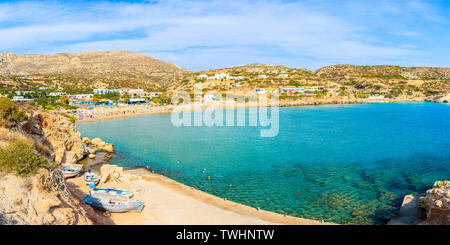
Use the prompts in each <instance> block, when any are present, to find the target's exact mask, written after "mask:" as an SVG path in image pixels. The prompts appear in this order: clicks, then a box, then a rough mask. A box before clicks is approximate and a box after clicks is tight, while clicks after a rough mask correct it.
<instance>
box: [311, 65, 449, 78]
mask: <svg viewBox="0 0 450 245" xmlns="http://www.w3.org/2000/svg"><path fill="white" fill-rule="evenodd" d="M315 74H317V75H318V76H321V77H328V78H335V79H339V78H348V77H365V78H387V79H389V78H398V79H402V78H403V79H404V78H415V79H439V78H444V77H447V78H448V77H450V68H437V67H401V66H390V65H380V66H355V65H333V66H326V67H323V68H320V69H318V70H317V71H316V72H315Z"/></svg>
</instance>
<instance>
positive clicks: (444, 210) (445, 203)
mask: <svg viewBox="0 0 450 245" xmlns="http://www.w3.org/2000/svg"><path fill="white" fill-rule="evenodd" d="M420 202H421V206H422V207H423V208H424V209H425V210H426V214H427V219H426V220H425V221H424V222H422V224H427V225H450V182H449V181H437V182H436V183H434V185H433V188H432V189H430V190H428V191H427V193H426V196H425V197H423V198H421V200H420Z"/></svg>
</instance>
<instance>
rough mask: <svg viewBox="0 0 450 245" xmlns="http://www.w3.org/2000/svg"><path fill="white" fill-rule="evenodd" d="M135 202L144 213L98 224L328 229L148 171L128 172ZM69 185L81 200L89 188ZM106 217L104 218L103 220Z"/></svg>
mask: <svg viewBox="0 0 450 245" xmlns="http://www.w3.org/2000/svg"><path fill="white" fill-rule="evenodd" d="M125 173H127V174H129V175H130V176H134V177H133V178H130V186H129V188H130V189H132V190H134V191H135V197H134V199H137V200H141V201H143V202H145V208H144V209H143V211H142V212H141V213H112V214H111V215H110V216H109V217H107V218H106V217H104V216H103V215H102V213H101V212H97V215H98V216H99V219H97V220H98V222H97V224H116V225H274V224H286V225H325V224H330V223H322V222H319V221H314V220H308V219H302V218H296V217H291V216H285V215H282V214H277V213H273V212H268V211H264V210H257V209H255V208H252V207H249V206H245V205H242V204H239V203H235V202H232V201H229V200H224V199H222V198H219V197H216V196H213V195H210V194H208V193H205V192H203V191H200V190H196V189H194V188H191V187H189V186H186V185H183V184H181V183H179V182H176V181H174V180H172V179H169V178H167V177H164V176H161V175H158V174H155V173H151V172H149V171H148V170H146V169H132V170H126V171H125ZM67 182H68V183H69V186H70V187H71V189H72V193H74V194H75V195H76V196H77V197H78V198H82V197H83V196H84V195H85V194H87V193H88V191H89V188H88V187H87V185H86V183H85V182H84V180H83V178H82V177H77V178H73V179H68V180H67ZM102 216H103V217H102Z"/></svg>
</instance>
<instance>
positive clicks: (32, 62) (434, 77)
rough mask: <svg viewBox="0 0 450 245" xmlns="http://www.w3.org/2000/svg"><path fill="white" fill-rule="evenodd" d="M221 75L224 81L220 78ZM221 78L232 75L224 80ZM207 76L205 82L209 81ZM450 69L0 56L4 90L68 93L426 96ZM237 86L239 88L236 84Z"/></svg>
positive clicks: (444, 84) (129, 55)
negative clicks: (316, 90)
mask: <svg viewBox="0 0 450 245" xmlns="http://www.w3.org/2000/svg"><path fill="white" fill-rule="evenodd" d="M216 74H219V77H216V78H215V76H216ZM220 74H222V75H226V76H227V77H223V78H222V77H220ZM205 77H206V78H205ZM449 77H450V68H434V67H400V66H389V65H383V66H355V65H333V66H327V67H323V68H320V69H318V70H316V71H310V70H307V69H304V68H290V67H286V66H281V65H264V64H249V65H244V66H236V67H229V68H223V69H214V70H205V71H201V72H190V71H187V70H184V69H181V68H179V67H178V66H176V65H174V64H170V63H166V62H163V61H159V60H156V59H154V58H151V57H149V56H146V55H144V54H138V53H134V52H130V51H108V52H85V53H75V54H71V53H60V54H54V55H17V54H13V53H3V54H0V90H4V91H7V90H36V89H37V88H38V87H41V86H45V87H49V88H50V89H52V90H62V91H65V92H68V93H88V92H92V89H94V88H124V87H130V88H142V89H145V90H147V91H161V92H166V91H167V92H173V91H176V90H181V89H182V90H185V91H189V92H192V90H193V87H194V84H195V83H202V85H203V89H204V90H217V91H229V90H236V89H238V90H252V89H254V88H268V89H277V88H279V87H302V86H324V87H326V88H327V89H328V90H330V89H331V90H332V91H334V93H335V94H336V95H349V94H356V95H358V94H359V95H360V96H363V97H367V95H376V94H380V93H381V94H384V95H388V96H389V97H398V96H400V95H402V94H406V95H408V96H415V97H417V96H419V95H420V96H422V95H423V94H424V93H425V92H424V91H429V90H431V89H432V90H433V91H442V92H447V93H448V92H450V80H449V79H448V78H449ZM236 84H239V85H238V86H236Z"/></svg>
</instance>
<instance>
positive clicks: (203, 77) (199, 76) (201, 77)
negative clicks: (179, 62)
mask: <svg viewBox="0 0 450 245" xmlns="http://www.w3.org/2000/svg"><path fill="white" fill-rule="evenodd" d="M197 79H208V75H204V74H203V75H198V76H197Z"/></svg>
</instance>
